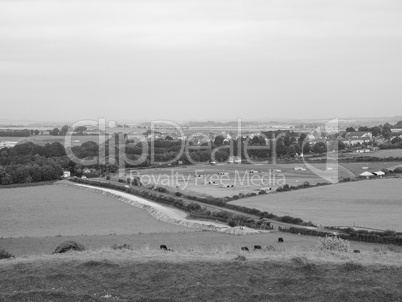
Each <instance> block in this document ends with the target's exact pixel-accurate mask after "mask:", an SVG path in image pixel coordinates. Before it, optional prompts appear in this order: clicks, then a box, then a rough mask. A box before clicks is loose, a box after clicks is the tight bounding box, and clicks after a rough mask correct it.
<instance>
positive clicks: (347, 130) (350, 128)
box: [346, 127, 356, 132]
mask: <svg viewBox="0 0 402 302" xmlns="http://www.w3.org/2000/svg"><path fill="white" fill-rule="evenodd" d="M346 132H356V129H355V128H353V127H348V128H346Z"/></svg>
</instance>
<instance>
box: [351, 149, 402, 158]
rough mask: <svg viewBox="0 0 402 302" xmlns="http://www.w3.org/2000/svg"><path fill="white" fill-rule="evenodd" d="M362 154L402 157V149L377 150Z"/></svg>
mask: <svg viewBox="0 0 402 302" xmlns="http://www.w3.org/2000/svg"><path fill="white" fill-rule="evenodd" d="M357 154H360V153H357ZM360 156H373V157H379V158H387V157H402V149H389V150H376V151H373V152H370V153H361V155H360Z"/></svg>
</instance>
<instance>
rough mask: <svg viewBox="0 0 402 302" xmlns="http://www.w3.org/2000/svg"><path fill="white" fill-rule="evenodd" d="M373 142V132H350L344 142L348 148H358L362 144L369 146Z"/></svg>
mask: <svg viewBox="0 0 402 302" xmlns="http://www.w3.org/2000/svg"><path fill="white" fill-rule="evenodd" d="M372 141H373V135H372V134H371V132H362V131H356V132H348V133H346V135H345V138H344V139H343V140H342V142H343V143H344V144H345V145H347V146H356V145H362V144H369V143H371V142H372Z"/></svg>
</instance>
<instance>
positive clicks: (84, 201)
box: [0, 185, 191, 237]
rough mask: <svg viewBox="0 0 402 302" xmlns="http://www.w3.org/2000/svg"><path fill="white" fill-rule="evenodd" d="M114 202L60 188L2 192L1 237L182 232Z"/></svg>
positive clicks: (144, 212)
mask: <svg viewBox="0 0 402 302" xmlns="http://www.w3.org/2000/svg"><path fill="white" fill-rule="evenodd" d="M184 230H186V231H191V229H188V228H185V227H181V226H177V225H173V224H167V223H164V222H160V221H158V220H156V219H155V218H153V217H151V216H149V215H148V214H147V212H146V211H144V210H142V209H138V208H136V207H133V206H130V205H127V204H125V203H123V202H120V201H117V200H115V199H112V198H109V197H106V196H103V195H100V194H97V193H92V192H87V191H83V190H78V189H74V188H67V187H63V186H57V185H49V186H40V187H27V188H12V189H0V237H42V236H56V235H62V236H67V235H70V236H74V235H82V234H83V235H108V234H135V233H137V234H138V233H139V232H141V233H156V232H181V231H184Z"/></svg>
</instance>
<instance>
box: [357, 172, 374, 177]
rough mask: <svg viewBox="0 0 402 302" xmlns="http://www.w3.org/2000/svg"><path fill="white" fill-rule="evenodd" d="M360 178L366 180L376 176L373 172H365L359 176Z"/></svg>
mask: <svg viewBox="0 0 402 302" xmlns="http://www.w3.org/2000/svg"><path fill="white" fill-rule="evenodd" d="M359 176H360V177H366V178H369V177H372V176H374V174H373V173H371V172H368V171H365V172H363V173H361V174H359Z"/></svg>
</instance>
